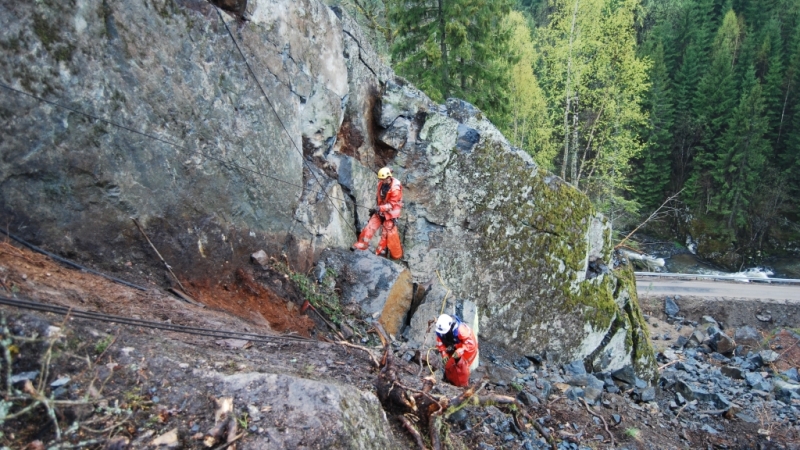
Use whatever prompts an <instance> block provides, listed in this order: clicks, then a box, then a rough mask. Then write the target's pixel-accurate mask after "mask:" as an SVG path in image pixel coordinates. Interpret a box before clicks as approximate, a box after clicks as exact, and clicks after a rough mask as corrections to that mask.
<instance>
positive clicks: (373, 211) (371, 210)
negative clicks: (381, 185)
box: [369, 208, 378, 216]
mask: <svg viewBox="0 0 800 450" xmlns="http://www.w3.org/2000/svg"><path fill="white" fill-rule="evenodd" d="M375 214H378V210H377V209H375V208H370V209H369V215H370V216H372V215H375Z"/></svg>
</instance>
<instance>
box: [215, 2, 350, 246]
mask: <svg viewBox="0 0 800 450" xmlns="http://www.w3.org/2000/svg"><path fill="white" fill-rule="evenodd" d="M214 8H215V9H216V10H217V15H218V16H219V20H220V21H222V24H223V25H225V29H226V30H228V36H230V37H231V40H232V41H233V45H235V46H236V50H238V51H239V54H240V55H242V60H244V64H245V65H246V66H247V70H248V71H249V72H250V75H251V76H252V77H253V80H254V81H255V82H256V84H257V85H258V88H259V89H260V90H261V94H263V95H264V99H265V100H266V101H267V104H268V105H269V107H270V109H272V112H273V113H274V114H275V118H276V119H278V123H280V124H281V128H283V131H285V132H286V136H287V137H288V138H289V142H291V143H292V146H293V147H294V149H295V150H297V152H298V153H300V160H301V161H303V164H305V165H306V167H308V172H309V173H310V174H311V176H312V177H314V181H316V182H317V184H318V185H319V188H320V190H321V191H322V193H323V194H325V197H327V198H328V200H329V201H330V202H331V206H333V209H335V210H336V212H338V213H339V216H340V217H341V218H342V221H343V222H344V223H349V222H348V221H347V219H346V218H345V217H344V215H343V214H342V212H341V211H340V210H339V208H338V207H337V206H336V204H335V203H334V202H333V200H332V199H331V197H330V196H329V195H328V192H327V191H326V190H325V188H324V186H322V183H321V182H320V181H319V178H317V176H316V175H315V174H314V171H313V170H312V169H311V165H310V164H309V163H308V162H307V161H306V159H305V157H304V156H303V151H302V150H300V147H298V146H297V143H296V142H295V141H294V139H292V134H291V133H289V129H287V128H286V125H285V124H284V123H283V120H281V116H280V115H278V111H277V110H276V109H275V106H273V104H272V101H270V99H269V96H268V95H267V92H266V91H265V90H264V87H263V86H261V82H260V81H259V80H258V77H257V76H256V73H255V72H254V71H253V68H252V67H251V66H250V63H249V62H248V60H247V56H245V54H244V52H243V51H242V49H241V47H239V43H238V42H237V41H236V38H235V37H234V36H233V32H232V31H231V29H230V27H229V26H228V23H227V22H225V18H223V17H222V11H220V9H219V8H218V7H217V6H216V5H214ZM339 200H341V199H339ZM350 227H351V228H352V229H353V232H355V233H356V235H358V230H356V227H355V226H354V225H353V224H350Z"/></svg>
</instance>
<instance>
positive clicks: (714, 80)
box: [336, 0, 800, 268]
mask: <svg viewBox="0 0 800 450" xmlns="http://www.w3.org/2000/svg"><path fill="white" fill-rule="evenodd" d="M336 3H338V4H339V6H341V7H343V8H345V9H346V10H347V11H348V12H349V13H350V14H351V15H353V16H355V17H356V18H357V19H358V20H359V22H360V23H361V24H362V25H363V26H364V28H365V29H368V30H370V34H371V37H372V40H373V42H372V43H373V46H374V47H375V48H377V49H379V50H380V51H382V53H383V55H384V57H385V58H386V60H387V62H389V63H390V64H391V66H392V67H393V68H394V69H395V71H396V72H397V73H398V74H399V75H400V76H402V77H405V78H406V79H408V80H409V81H410V82H412V83H413V84H414V85H415V86H417V87H418V88H420V89H421V90H423V91H424V92H425V93H426V94H427V95H428V96H430V97H431V98H432V99H433V100H435V101H437V102H443V101H444V100H445V99H447V98H449V97H458V98H462V99H465V100H467V101H469V102H471V103H473V104H475V105H476V106H477V107H479V108H480V109H481V110H482V111H483V112H484V113H485V114H486V115H487V116H488V117H489V118H490V120H492V122H493V123H495V124H496V125H497V126H498V128H500V129H501V130H502V131H503V132H504V134H505V136H506V137H507V138H508V139H509V140H510V141H511V144H512V145H514V146H517V147H519V148H522V149H524V150H525V151H527V152H528V153H530V154H531V155H532V156H533V158H534V159H535V160H536V162H537V163H538V164H539V165H540V166H541V167H542V168H544V169H547V170H550V171H552V172H553V173H555V174H557V175H559V176H561V177H562V178H563V179H564V180H565V181H567V182H569V183H570V184H572V185H573V186H575V187H576V188H577V189H579V190H581V191H583V192H584V193H586V194H587V195H588V196H589V197H590V198H591V199H592V202H593V203H594V204H595V206H596V207H597V208H598V210H599V211H601V212H603V213H604V214H605V215H606V216H607V217H609V218H610V219H611V220H612V222H613V225H614V229H615V231H616V232H618V233H620V234H621V235H624V234H625V231H623V230H631V229H633V228H634V227H636V225H637V224H640V223H641V222H642V221H643V220H645V218H647V217H648V216H650V215H651V214H652V213H653V212H654V211H656V210H658V209H659V207H660V206H661V205H664V207H663V208H662V209H661V210H660V212H664V213H665V214H660V215H659V219H658V220H655V221H652V222H648V224H647V228H646V229H647V231H648V232H649V233H653V234H657V235H660V237H662V238H666V239H672V240H675V241H678V242H683V241H684V239H685V237H686V236H687V235H688V236H691V237H692V239H693V240H694V241H695V242H696V243H697V244H698V253H699V254H700V255H702V256H704V257H707V258H709V259H711V260H713V261H715V262H717V263H719V264H722V265H725V266H727V267H729V268H739V267H740V266H741V265H742V264H744V262H745V261H748V263H752V262H758V258H761V257H766V256H769V255H782V254H783V255H785V254H788V253H791V252H797V251H798V250H799V249H798V247H800V210H799V209H798V205H800V200H799V198H800V160H798V158H799V157H800V2H798V1H797V0H759V1H757V0H732V1H731V0H728V1H724V0H342V1H340V2H336Z"/></svg>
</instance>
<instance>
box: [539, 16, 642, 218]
mask: <svg viewBox="0 0 800 450" xmlns="http://www.w3.org/2000/svg"><path fill="white" fill-rule="evenodd" d="M638 4H639V2H638V0H622V1H611V0H555V1H553V3H552V6H553V8H554V12H553V15H552V16H551V19H552V20H551V22H550V24H549V25H548V26H547V28H546V29H544V30H539V31H538V33H537V41H536V45H537V48H538V52H539V54H540V55H541V58H540V61H539V62H538V63H537V65H536V66H537V69H538V70H537V75H538V78H539V81H540V83H541V84H542V86H543V88H544V90H545V92H546V93H547V96H548V104H549V107H550V108H551V109H552V110H554V111H558V119H557V120H558V124H554V126H557V127H560V129H561V132H560V133H559V137H560V147H561V151H560V155H559V156H558V157H557V159H556V164H555V165H556V166H557V167H559V168H560V174H561V176H562V177H563V178H564V179H565V180H566V181H568V182H569V183H571V184H572V185H574V186H576V187H578V188H579V189H581V190H582V191H584V192H586V193H587V194H588V195H589V196H590V198H592V200H593V201H594V202H595V204H596V205H597V206H598V207H599V208H600V210H601V211H607V212H608V211H610V210H611V209H617V208H619V207H622V209H625V210H628V211H632V210H633V209H635V204H634V203H633V202H630V201H628V199H627V191H628V183H629V180H628V177H629V175H630V162H631V160H632V158H634V157H635V156H636V155H637V154H638V153H639V152H640V151H641V149H642V142H641V139H640V138H639V136H638V132H639V130H640V129H641V127H642V126H643V124H644V122H645V120H646V114H645V113H644V112H643V111H642V102H643V96H644V94H645V93H646V91H647V89H648V82H647V71H648V69H649V66H650V62H649V61H648V60H646V59H642V58H639V57H637V55H636V42H635V30H634V18H635V17H634V12H635V10H636V8H637V7H638Z"/></svg>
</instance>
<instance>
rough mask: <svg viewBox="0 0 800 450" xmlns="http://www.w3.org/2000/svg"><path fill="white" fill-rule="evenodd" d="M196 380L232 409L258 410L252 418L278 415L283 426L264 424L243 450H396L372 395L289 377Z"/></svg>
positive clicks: (253, 375)
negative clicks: (212, 387)
mask: <svg viewBox="0 0 800 450" xmlns="http://www.w3.org/2000/svg"><path fill="white" fill-rule="evenodd" d="M196 375H197V376H198V378H200V379H203V380H214V381H217V382H218V383H220V384H221V385H220V386H218V387H217V390H218V391H219V392H221V393H222V394H223V395H226V396H232V397H234V398H235V401H236V402H237V404H245V405H253V404H257V405H259V406H258V407H254V408H253V410H254V413H258V412H260V411H262V410H265V409H266V410H270V411H280V412H281V417H280V419H281V420H282V422H281V423H266V421H265V423H264V429H265V432H264V433H263V434H262V435H261V436H260V437H258V438H257V439H255V440H253V441H251V442H249V443H248V444H247V446H245V448H248V449H262V448H274V449H287V450H288V449H296V448H352V449H385V448H396V445H395V444H394V442H393V441H392V439H391V431H390V430H389V422H388V420H387V419H386V414H385V413H384V412H383V408H382V407H381V404H380V402H379V401H378V398H377V397H375V395H374V394H372V393H367V392H362V391H359V390H357V389H355V388H352V387H349V386H340V385H336V384H333V383H322V382H319V381H314V380H307V379H303V378H297V377H293V376H288V375H276V374H264V373H242V374H236V375H222V374H219V373H216V372H210V373H209V372H200V373H197V374H196ZM265 400H266V401H267V402H268V403H266V404H264V403H263V402H264V401H265ZM255 423H259V422H255ZM332 424H333V425H332Z"/></svg>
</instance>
